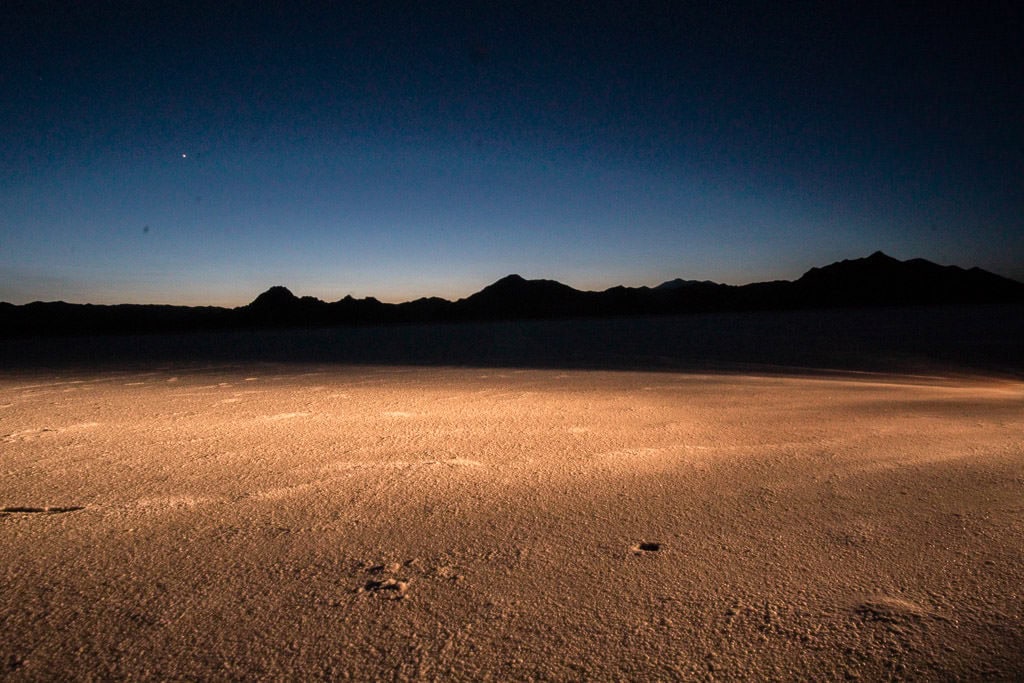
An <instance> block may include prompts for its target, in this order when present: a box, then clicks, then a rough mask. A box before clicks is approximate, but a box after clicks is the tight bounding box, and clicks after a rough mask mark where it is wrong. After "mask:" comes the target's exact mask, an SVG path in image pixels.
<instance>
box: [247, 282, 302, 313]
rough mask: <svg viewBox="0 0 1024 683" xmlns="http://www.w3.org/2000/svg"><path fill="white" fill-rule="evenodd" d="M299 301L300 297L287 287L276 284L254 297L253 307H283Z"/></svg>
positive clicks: (251, 305)
mask: <svg viewBox="0 0 1024 683" xmlns="http://www.w3.org/2000/svg"><path fill="white" fill-rule="evenodd" d="M298 301H299V297H297V296H295V295H294V294H292V293H291V290H289V289H288V288H287V287H283V286H281V285H275V286H273V287H271V288H270V289H268V290H267V291H265V292H263V293H262V294H260V295H259V296H258V297H256V298H255V299H253V301H252V303H251V304H249V306H250V307H251V308H281V307H283V306H289V305H292V304H295V303H297V302H298Z"/></svg>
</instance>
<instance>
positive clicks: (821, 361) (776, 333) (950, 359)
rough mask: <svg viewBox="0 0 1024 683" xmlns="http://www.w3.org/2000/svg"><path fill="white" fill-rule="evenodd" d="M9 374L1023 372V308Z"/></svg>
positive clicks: (408, 331) (404, 341)
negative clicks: (145, 370) (186, 366)
mask: <svg viewBox="0 0 1024 683" xmlns="http://www.w3.org/2000/svg"><path fill="white" fill-rule="evenodd" d="M0 358H2V361H3V366H4V367H5V368H7V369H11V370H15V369H42V368H62V367H63V368H67V367H83V366H88V367H117V368H127V367H135V366H150V365H152V364H153V363H173V364H179V363H210V362H215V363H223V362H227V363H234V362H274V363H280V362H284V363H288V362H296V363H338V364H351V365H373V364H387V365H425V366H432V365H456V366H480V367H523V368H565V369H602V370H655V371H657V370H663V371H711V370H713V371H725V372H728V371H738V372H750V371H757V372H784V373H791V372H801V373H809V372H819V371H829V372H833V371H848V372H886V373H889V372H902V373H910V374H950V373H953V374H955V373H960V372H983V373H986V374H995V375H1003V376H1011V377H1021V376H1024V306H1020V305H998V306H969V307H968V306H942V307H913V308H886V309H848V310H823V311H785V312H758V313H726V314H707V315H688V316H672V317H641V318H615V319H600V320H546V321H517V322H488V323H461V324H432V325H396V326H376V327H340V328H319V329H293V330H250V331H232V332H197V333H190V334H176V335H120V336H104V337H54V338H43V339H7V340H0Z"/></svg>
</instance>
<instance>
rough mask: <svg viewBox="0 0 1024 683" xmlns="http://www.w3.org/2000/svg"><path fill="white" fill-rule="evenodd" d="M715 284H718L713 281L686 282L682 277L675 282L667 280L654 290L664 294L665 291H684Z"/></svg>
mask: <svg viewBox="0 0 1024 683" xmlns="http://www.w3.org/2000/svg"><path fill="white" fill-rule="evenodd" d="M713 284H717V283H714V282H712V281H711V280H684V279H682V278H680V277H677V278H676V279H674V280H667V281H665V282H662V283H661V284H660V285H658V286H657V287H655V288H654V289H655V290H657V291H661V292H664V291H669V290H673V289H684V288H686V287H696V286H698V285H713Z"/></svg>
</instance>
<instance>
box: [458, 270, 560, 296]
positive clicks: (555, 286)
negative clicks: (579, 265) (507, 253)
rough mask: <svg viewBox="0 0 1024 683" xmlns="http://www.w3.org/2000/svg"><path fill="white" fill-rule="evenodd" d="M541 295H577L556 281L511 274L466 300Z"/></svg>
mask: <svg viewBox="0 0 1024 683" xmlns="http://www.w3.org/2000/svg"><path fill="white" fill-rule="evenodd" d="M542 293H559V294H567V293H577V290H575V289H573V288H572V287H570V286H569V285H563V284H562V283H561V282H558V281H557V280H527V279H526V278H524V277H522V276H521V275H517V274H515V273H513V274H512V275H506V276H505V277H503V278H501V279H500V280H498V281H497V282H494V283H493V284H490V285H488V286H486V287H484V288H483V289H481V290H480V291H479V292H477V293H476V294H473V295H470V296H469V297H468V298H469V299H473V298H474V297H480V296H481V295H483V296H486V297H494V296H500V297H516V296H524V295H529V296H536V295H539V294H542Z"/></svg>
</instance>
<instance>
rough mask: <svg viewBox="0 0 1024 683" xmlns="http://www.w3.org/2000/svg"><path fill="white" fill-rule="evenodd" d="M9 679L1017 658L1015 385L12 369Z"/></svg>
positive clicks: (5, 412)
mask: <svg viewBox="0 0 1024 683" xmlns="http://www.w3.org/2000/svg"><path fill="white" fill-rule="evenodd" d="M0 508H2V509H3V511H2V512H0V544H2V554H3V558H4V559H3V562H2V563H0V573H2V581H0V586H2V588H0V631H2V638H0V677H5V678H9V679H11V680H51V679H94V680H99V679H109V678H127V677H131V678H150V679H182V678H199V679H257V678H275V679H276V678H288V679H308V678H332V679H334V678H344V677H353V678H359V679H391V678H396V679H425V680H433V679H463V680H465V679H473V680H487V679H493V680H513V679H517V680H518V679H548V680H573V679H604V680H614V679H633V680H645V679H663V680H672V679H704V678H716V679H717V678H726V679H729V678H741V677H744V678H776V679H778V678H782V679H787V678H792V679H816V680H834V679H841V678H844V677H858V676H859V677H864V678H867V679H883V678H891V677H895V678H918V679H920V678H924V679H949V678H966V679H979V678H986V677H991V678H996V679H1014V678H1017V679H1019V678H1021V677H1024V655H1022V652H1024V559H1022V558H1024V385H1022V384H1021V383H1019V382H1014V381H1010V380H1005V379H1004V380H997V379H985V378H979V377H972V378H964V377H959V378H947V379H941V378H928V377H909V376H880V375H852V374H851V375H846V376H824V375H820V376H814V377H798V376H794V375H790V376H785V375H776V376H746V375H740V374H715V375H710V374H686V373H643V372H605V371H571V372H562V371H557V370H502V369H497V368H491V369H464V368H463V369H445V368H415V367H407V368H393V367H344V366H309V365H306V366H296V365H270V364H250V365H246V366H239V367H220V368H214V367H208V368H199V369H197V368H191V369H188V370H185V369H182V368H174V367H172V368H164V369H157V370H153V371H146V372H143V371H137V372H131V373H128V372H92V373H89V372H84V371H79V372H75V371H70V370H68V371H61V372H60V373H57V372H51V373H43V372H34V373H20V374H17V373H12V372H8V373H5V374H3V375H0Z"/></svg>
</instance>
